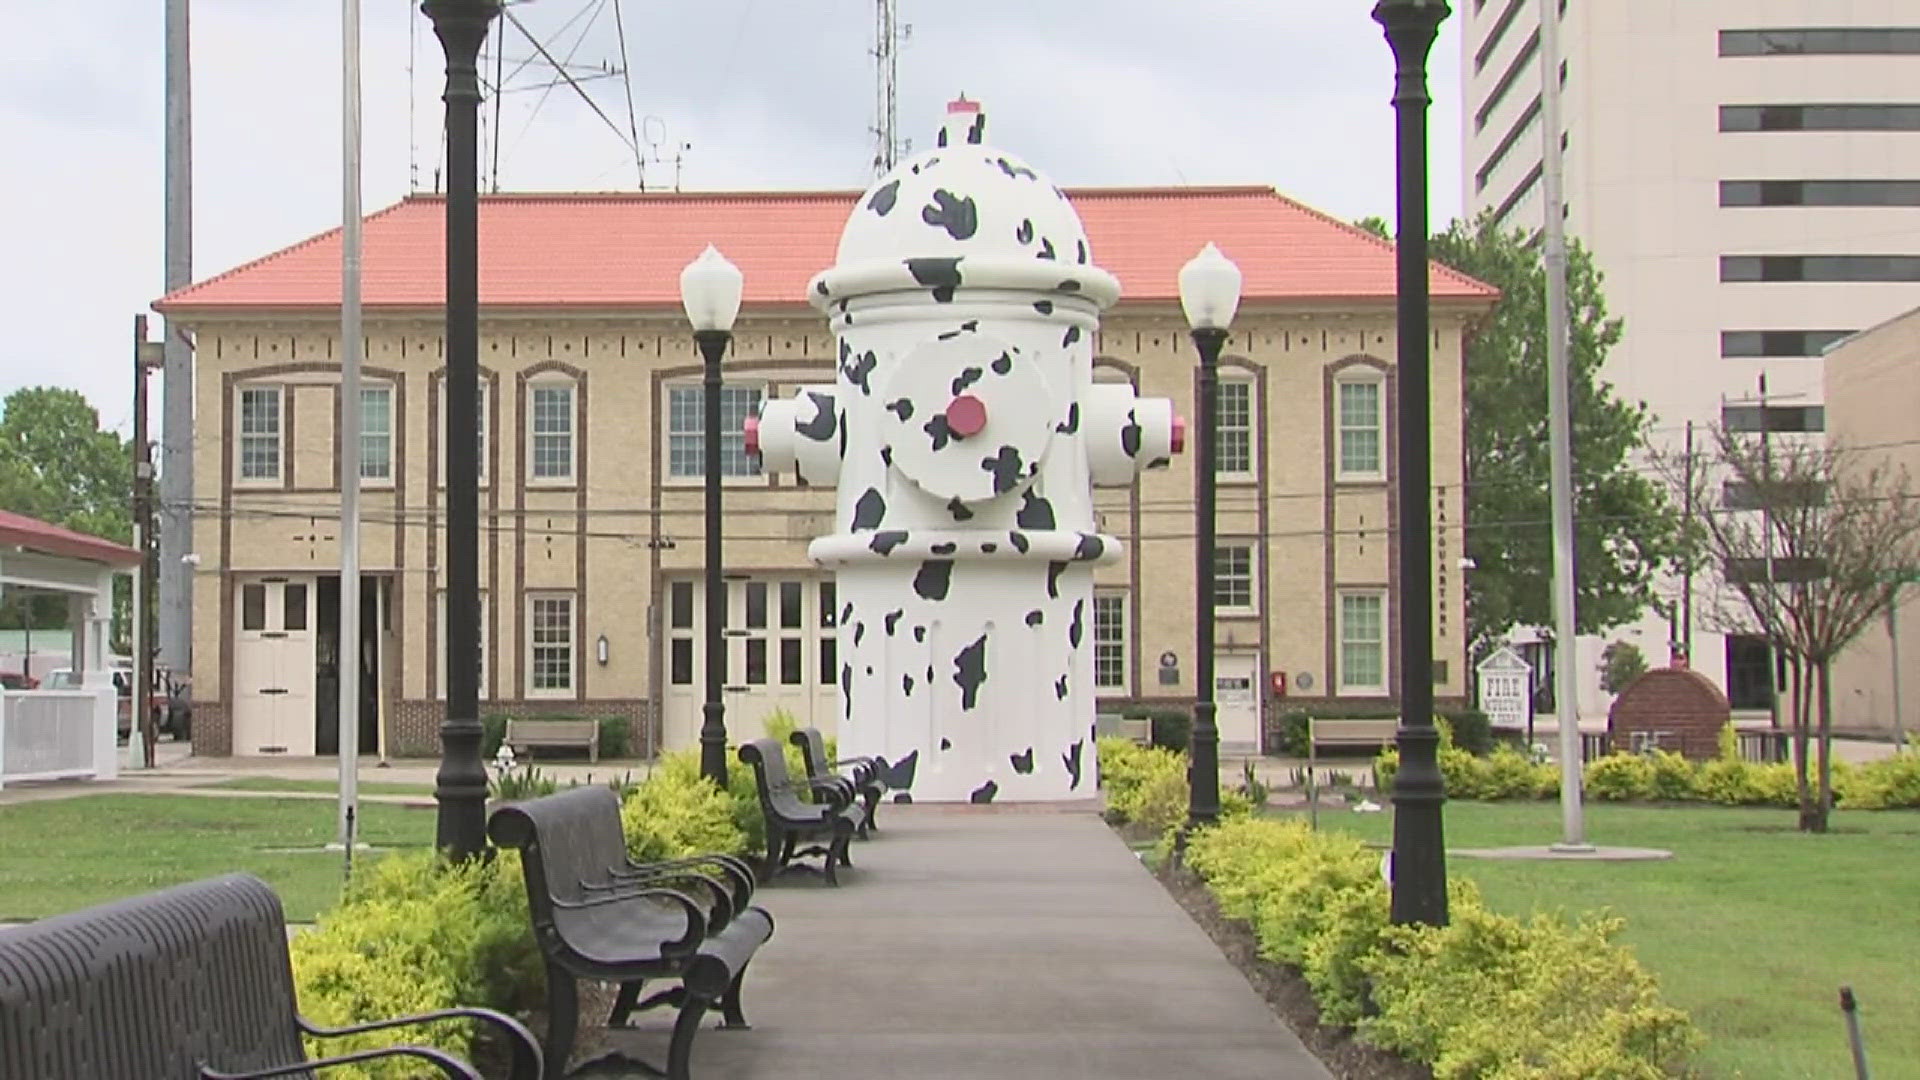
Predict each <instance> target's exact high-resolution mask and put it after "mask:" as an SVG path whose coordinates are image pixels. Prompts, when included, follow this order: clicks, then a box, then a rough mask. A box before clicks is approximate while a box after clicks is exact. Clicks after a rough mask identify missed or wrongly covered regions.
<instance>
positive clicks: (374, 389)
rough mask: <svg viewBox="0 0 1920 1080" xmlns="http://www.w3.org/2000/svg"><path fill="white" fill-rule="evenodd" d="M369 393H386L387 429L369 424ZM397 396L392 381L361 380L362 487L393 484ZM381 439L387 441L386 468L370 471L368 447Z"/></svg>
mask: <svg viewBox="0 0 1920 1080" xmlns="http://www.w3.org/2000/svg"><path fill="white" fill-rule="evenodd" d="M368 394H384V395H385V396H386V399H387V426H386V429H385V430H383V431H374V430H372V429H371V428H370V427H369V426H368V424H367V395H368ZM397 397H398V395H397V394H395V393H394V386H393V384H392V383H390V382H368V381H366V380H364V379H363V380H361V382H360V486H361V487H369V488H384V487H392V486H393V448H394V446H395V445H396V442H397V440H396V439H395V438H394V430H393V428H394V422H395V420H396V419H397V417H396V416H395V415H394V410H393V403H394V401H395V399H396V398H397ZM381 441H384V442H385V443H386V452H385V455H384V457H385V461H386V469H385V471H383V472H378V473H369V472H368V471H367V463H368V462H369V461H370V460H371V456H370V455H369V454H368V453H367V448H368V446H369V445H377V444H378V443H379V442H381Z"/></svg>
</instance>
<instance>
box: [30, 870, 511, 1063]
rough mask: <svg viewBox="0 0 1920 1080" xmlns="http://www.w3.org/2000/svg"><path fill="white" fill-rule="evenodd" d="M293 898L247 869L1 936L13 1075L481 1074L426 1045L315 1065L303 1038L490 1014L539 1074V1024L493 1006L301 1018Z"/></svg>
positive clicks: (481, 1017)
mask: <svg viewBox="0 0 1920 1080" xmlns="http://www.w3.org/2000/svg"><path fill="white" fill-rule="evenodd" d="M295 1004H296V1003H295V1001H294V989H293V966H292V963H291V961H290V960H289V958H288V953H287V924H286V920H285V917H284V916H283V915H282V913H281V910H280V898H279V897H277V896H275V895H274V892H273V890H272V889H270V888H268V887H267V885H266V883H265V882H262V881H260V880H259V879H257V878H252V877H248V876H246V875H244V874H234V875H231V876H228V877H220V878H211V879H208V880H205V881H196V882H192V883H190V884H186V885H179V886H175V887H174V888H171V889H166V890H163V891H160V892H156V893H149V894H146V895H144V896H136V897H132V898H130V899H126V900H119V901H116V902H114V903H110V904H102V905H100V906H98V907H92V908H87V909H85V910H83V911H76V912H73V913H71V914H67V915H56V916H53V917H52V918H47V919H42V920H40V921H39V922H36V923H30V924H28V925H26V926H20V927H14V928H12V929H7V930H0V1076H5V1077H20V1078H22V1080H25V1078H28V1077H34V1078H39V1077H48V1078H52V1077H86V1078H87V1080H238V1078H241V1077H268V1076H303V1077H305V1076H313V1075H314V1073H313V1071H312V1070H315V1069H319V1068H321V1067H323V1066H329V1065H340V1064H346V1063H348V1062H356V1061H372V1060H374V1059H378V1058H394V1057H409V1058H413V1059H415V1060H416V1061H417V1062H419V1063H420V1068H419V1073H421V1074H426V1075H436V1074H437V1075H443V1076H448V1077H461V1078H471V1080H480V1074H479V1073H478V1072H477V1071H475V1070H474V1069H473V1068H472V1067H471V1066H470V1065H468V1064H467V1063H466V1062H464V1061H461V1060H459V1059H458V1058H455V1057H454V1056H452V1055H451V1054H448V1053H446V1052H445V1051H443V1050H437V1049H434V1048H431V1047H424V1046H390V1047H383V1048H380V1049H372V1050H358V1051H354V1052H352V1053H347V1054H341V1055H339V1056H337V1057H328V1058H322V1059H320V1060H318V1061H310V1060H308V1058H307V1053H306V1048H305V1046H304V1045H303V1042H302V1039H301V1037H302V1036H303V1035H309V1036H317V1037H322V1038H324V1037H328V1036H339V1035H353V1034H358V1033H360V1032H365V1031H378V1030H381V1029H383V1028H393V1027H399V1026H401V1025H403V1024H416V1023H421V1022H430V1021H438V1020H453V1019H469V1020H472V1019H477V1020H481V1021H484V1022H486V1023H489V1024H492V1025H494V1026H495V1027H497V1028H498V1029H500V1030H501V1031H502V1032H503V1033H504V1034H505V1037H506V1045H507V1046H508V1047H509V1048H510V1050H511V1053H512V1069H513V1072H512V1074H511V1076H512V1077H513V1080H539V1077H540V1076H541V1075H542V1064H541V1059H540V1047H539V1045H538V1044H536V1043H535V1042H534V1041H533V1036H532V1035H530V1034H528V1032H527V1029H526V1028H524V1027H521V1026H520V1025H519V1024H518V1023H516V1022H515V1021H514V1020H512V1019H511V1018H509V1017H506V1016H503V1015H501V1014H499V1013H497V1012H492V1011H490V1010H486V1009H448V1010H444V1011H442V1012H435V1013H428V1014H426V1015H424V1016H408V1017H401V1018H398V1019H393V1020H381V1021H376V1022H374V1023H370V1024H358V1025H355V1026H353V1027H347V1028H319V1027H315V1026H314V1025H312V1024H309V1023H308V1022H307V1021H306V1020H305V1019H304V1018H302V1017H301V1016H300V1014H299V1013H298V1012H297V1011H295Z"/></svg>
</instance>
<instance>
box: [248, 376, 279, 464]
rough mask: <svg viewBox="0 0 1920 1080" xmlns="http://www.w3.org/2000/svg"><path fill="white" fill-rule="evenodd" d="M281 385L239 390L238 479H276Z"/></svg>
mask: <svg viewBox="0 0 1920 1080" xmlns="http://www.w3.org/2000/svg"><path fill="white" fill-rule="evenodd" d="M281 410H282V401H281V388H280V387H278V386H250V387H246V388H245V389H242V390H241V391H240V479H241V480H278V479H280V435H281V427H282V416H281Z"/></svg>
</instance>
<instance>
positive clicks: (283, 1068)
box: [200, 1046, 540, 1080]
mask: <svg viewBox="0 0 1920 1080" xmlns="http://www.w3.org/2000/svg"><path fill="white" fill-rule="evenodd" d="M389 1057H411V1058H419V1059H421V1060H422V1061H425V1062H428V1063H429V1064H431V1065H432V1066H433V1067H434V1068H435V1069H437V1070H439V1072H440V1074H441V1075H443V1076H446V1077H448V1078H449V1080H486V1077H484V1076H481V1075H480V1073H479V1071H478V1070H476V1069H475V1068H474V1067H473V1066H471V1065H469V1064H467V1063H466V1062H464V1061H461V1060H460V1059H459V1058H457V1057H454V1056H453V1055H452V1054H449V1053H447V1052H446V1051H444V1050H435V1049H433V1048H432V1047H430V1046H385V1047H381V1048H379V1049H377V1050H355V1051H354V1052H353V1053H351V1054H340V1055H338V1056H336V1057H327V1058H321V1059H319V1060H318V1061H302V1062H299V1063H297V1064H293V1065H276V1066H274V1067H273V1068H270V1069H256V1070H254V1071H253V1072H237V1073H230V1072H217V1071H215V1070H213V1069H201V1070H200V1076H201V1080H264V1078H265V1077H269V1076H311V1075H313V1074H314V1072H315V1071H316V1070H319V1069H330V1068H332V1067H334V1066H335V1065H351V1064H353V1063H354V1062H356V1061H372V1060H374V1059H376V1058H389ZM513 1077H514V1080H521V1078H523V1077H524V1078H525V1080H539V1077H540V1070H539V1069H538V1068H536V1069H535V1071H533V1072H521V1071H520V1070H519V1069H518V1068H516V1069H515V1070H514V1072H513Z"/></svg>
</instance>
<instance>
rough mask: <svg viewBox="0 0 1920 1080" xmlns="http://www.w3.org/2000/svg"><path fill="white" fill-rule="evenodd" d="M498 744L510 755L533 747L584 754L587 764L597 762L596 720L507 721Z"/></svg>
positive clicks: (598, 730) (598, 743)
mask: <svg viewBox="0 0 1920 1080" xmlns="http://www.w3.org/2000/svg"><path fill="white" fill-rule="evenodd" d="M500 741H501V742H502V743H503V744H505V745H507V746H511V747H513V751H514V753H516V754H517V753H520V752H521V751H523V750H532V749H535V748H536V747H538V748H545V749H549V750H585V751H586V752H587V760H589V761H596V762H597V761H599V760H600V721H598V720H508V721H507V733H506V734H505V735H504V736H502V737H501V739H500Z"/></svg>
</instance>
